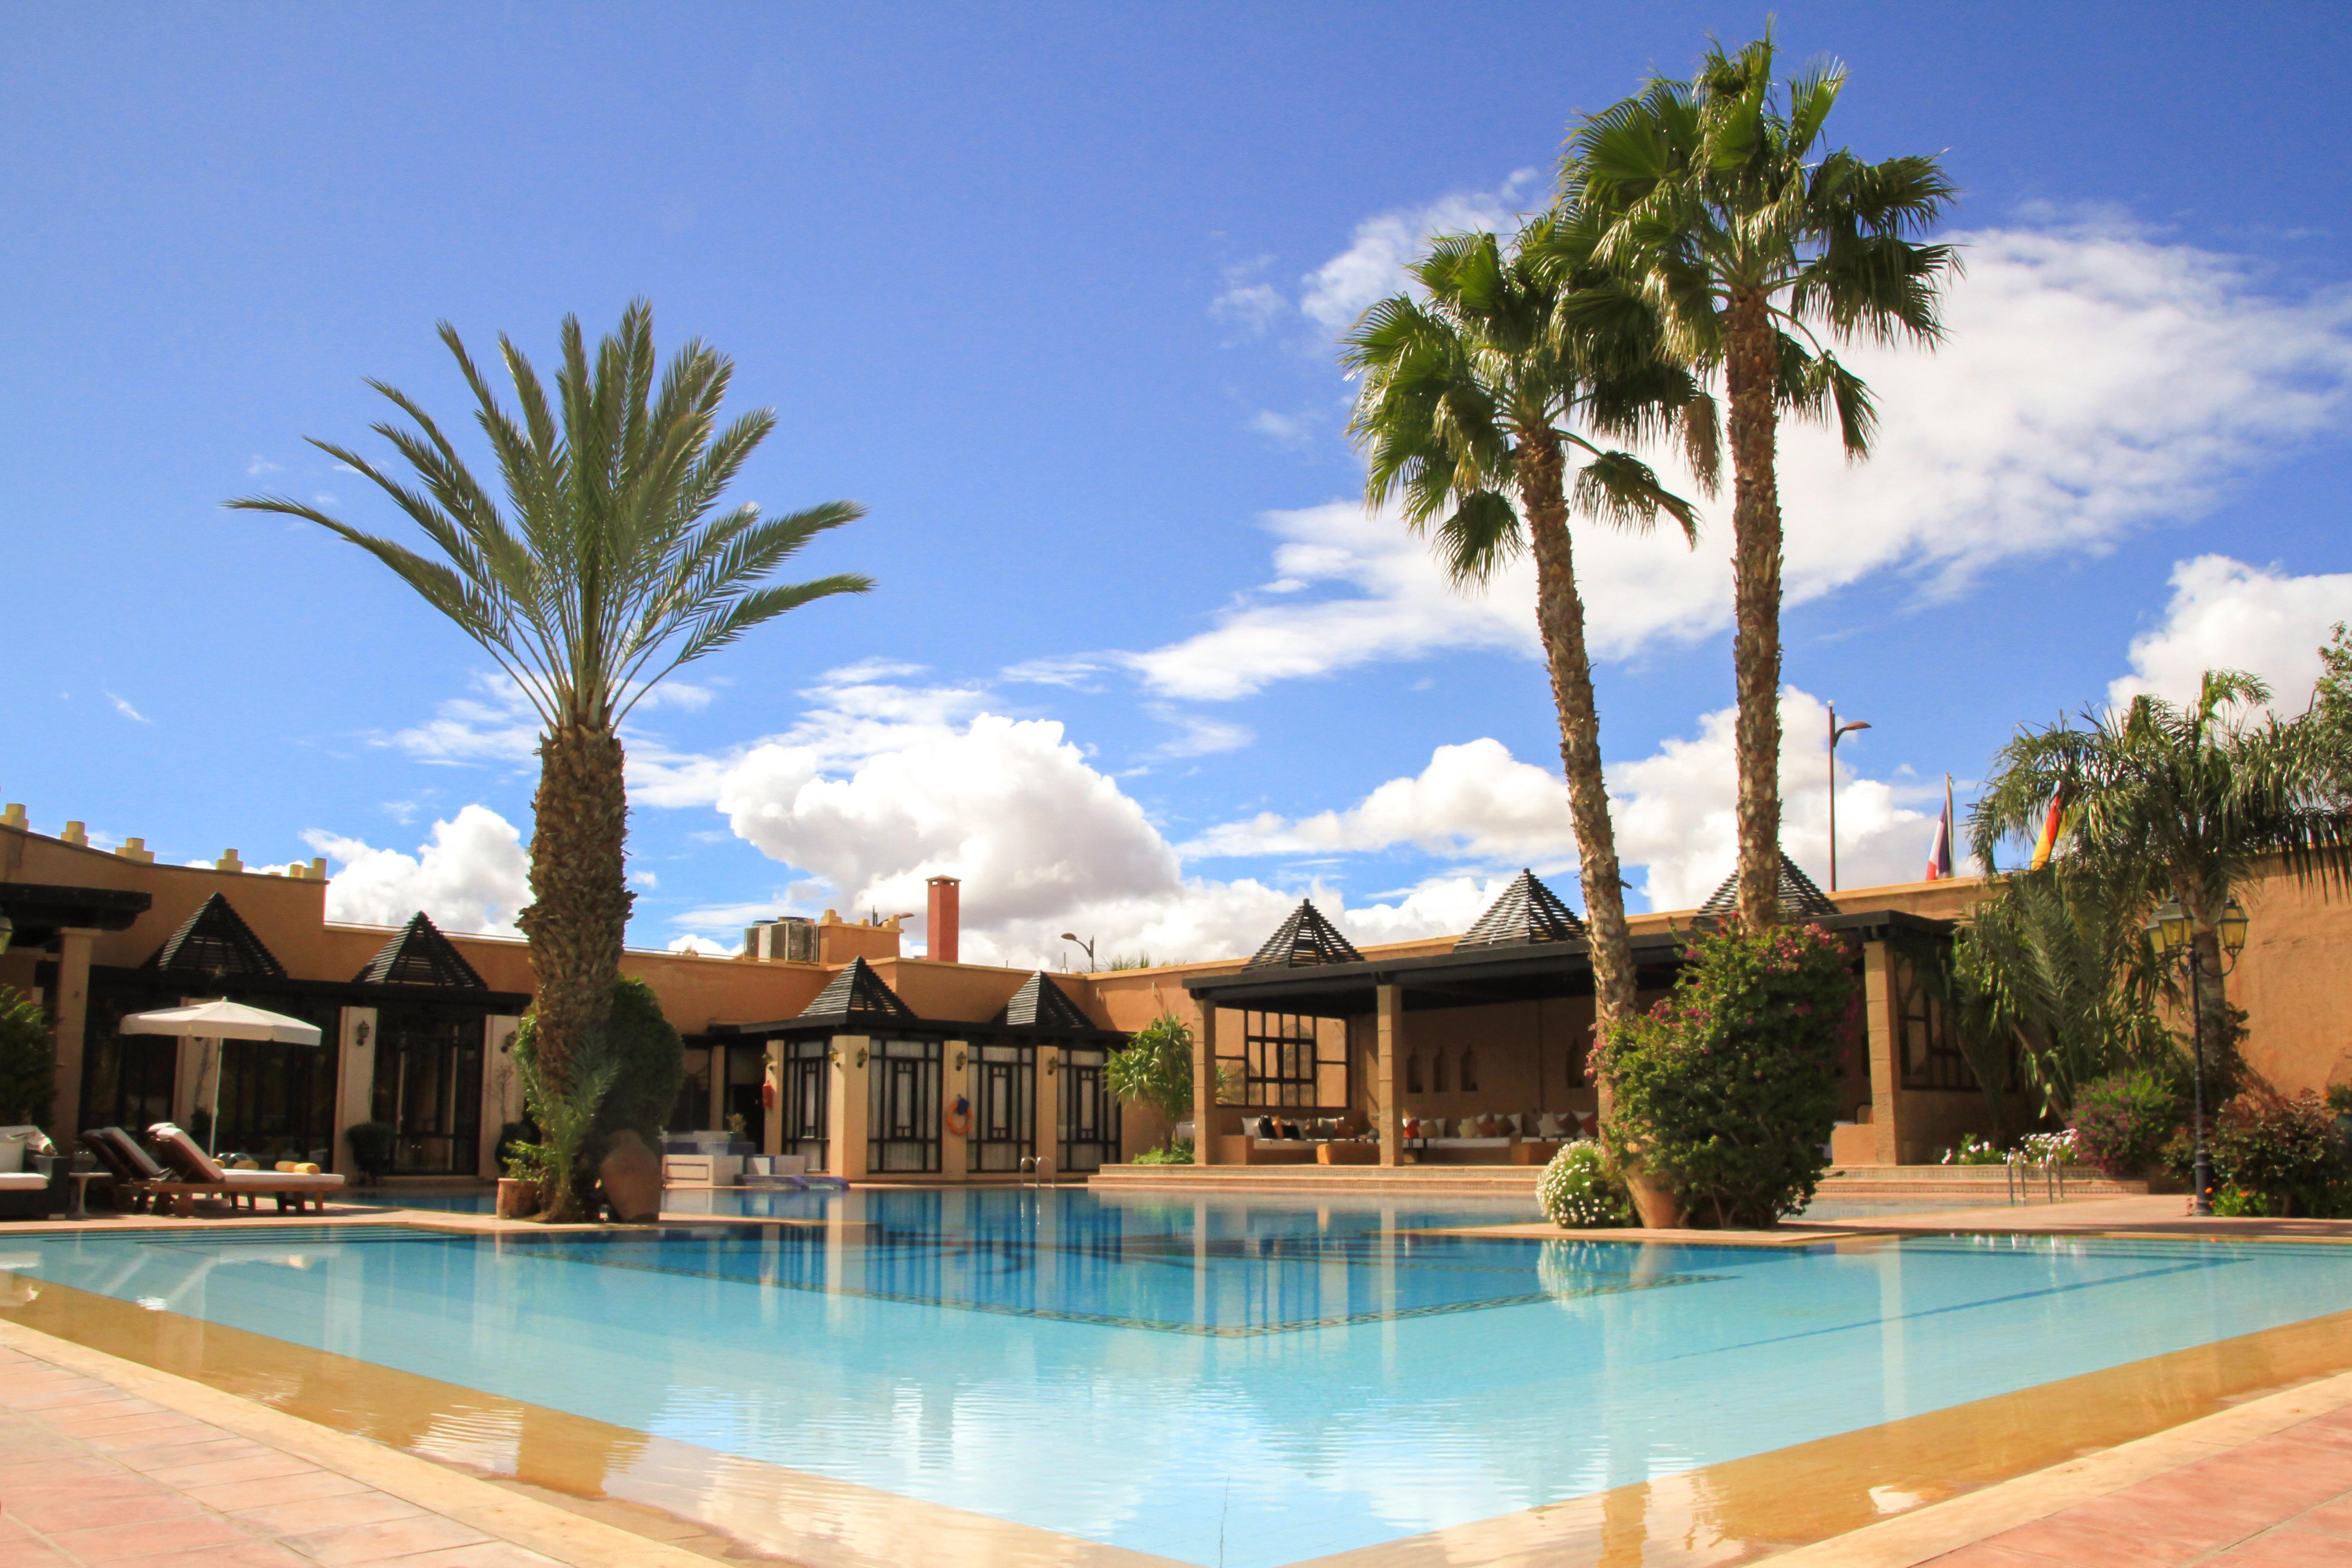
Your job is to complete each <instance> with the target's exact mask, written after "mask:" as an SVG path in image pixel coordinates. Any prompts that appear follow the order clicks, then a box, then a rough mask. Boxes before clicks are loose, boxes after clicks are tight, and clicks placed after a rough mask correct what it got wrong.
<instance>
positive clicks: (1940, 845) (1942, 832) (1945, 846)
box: [1927, 773, 1952, 882]
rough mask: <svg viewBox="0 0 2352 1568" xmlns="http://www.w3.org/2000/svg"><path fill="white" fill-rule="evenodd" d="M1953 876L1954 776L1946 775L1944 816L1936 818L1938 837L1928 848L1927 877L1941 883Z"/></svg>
mask: <svg viewBox="0 0 2352 1568" xmlns="http://www.w3.org/2000/svg"><path fill="white" fill-rule="evenodd" d="M1951 874H1952V775H1951V774H1949V773H1946V774H1945V775H1944V815H1943V816H1939V817H1937V818H1936V837H1935V839H1934V841H1933V842H1931V843H1930V844H1929V845H1928V846H1927V880H1928V881H1930V882H1940V881H1942V880H1944V879H1946V878H1948V877H1949V876H1950V875H1951Z"/></svg>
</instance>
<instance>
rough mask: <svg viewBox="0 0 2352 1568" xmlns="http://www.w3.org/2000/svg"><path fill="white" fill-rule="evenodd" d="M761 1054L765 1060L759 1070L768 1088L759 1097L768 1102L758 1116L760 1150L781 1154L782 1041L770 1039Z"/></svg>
mask: <svg viewBox="0 0 2352 1568" xmlns="http://www.w3.org/2000/svg"><path fill="white" fill-rule="evenodd" d="M761 1056H762V1057H763V1058H765V1061H766V1065H765V1066H764V1067H762V1068H761V1072H762V1073H764V1074H765V1075H766V1083H767V1088H768V1092H767V1093H766V1094H764V1095H762V1096H761V1099H762V1100H766V1101H767V1102H768V1104H767V1110H766V1111H765V1112H764V1113H763V1114H762V1115H761V1118H760V1152H761V1153H762V1154H781V1153H782V1152H784V1042H783V1041H782V1040H770V1041H769V1042H768V1043H767V1045H766V1046H764V1047H761Z"/></svg>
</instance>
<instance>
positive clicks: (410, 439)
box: [228, 300, 873, 1218]
mask: <svg viewBox="0 0 2352 1568" xmlns="http://www.w3.org/2000/svg"><path fill="white" fill-rule="evenodd" d="M440 333H441V341H442V342H443V343H445V344H446V346H447V348H448V350H449V353H451V355H452V356H454V357H455V359H456V360H457V368H458V370H459V372H460V373H461V374H463V375H464V377H465V380H466V384H467V388H468V389H469V390H470V391H471V392H472V394H473V396H474V403H475V410H474V419H475V423H476V424H477V425H478V426H479V428H480V430H481V433H482V435H483V436H484V437H486V438H487V439H488V443H489V446H490V448H491V450H492V452H493V453H494V454H495V456H496V458H497V460H498V466H499V476H498V477H499V481H500V482H499V487H498V488H499V490H502V491H503V493H504V496H505V500H506V505H505V506H504V507H501V505H500V504H499V499H498V497H497V496H496V495H495V494H494V493H493V490H492V489H491V488H490V487H488V486H487V485H485V484H484V483H483V482H482V481H481V480H480V479H477V478H476V477H475V475H474V473H473V471H472V470H471V469H470V468H467V464H466V461H465V459H464V458H462V457H460V456H459V455H458V452H457V447H456V446H455V445H454V444H453V443H452V442H451V441H450V439H449V437H447V436H446V434H444V433H443V431H442V429H441V427H440V426H439V425H438V424H436V422H435V421H434V419H433V417H432V416H430V415H428V414H427V413H425V410H424V408H423V407H422V406H421V405H418V404H417V403H416V402H415V400H414V399H412V398H410V397H409V396H408V395H406V394H404V393H403V392H401V391H399V390H398V389H396V388H394V387H391V386H387V385H385V384H383V383H382V382H371V383H370V385H371V386H373V387H374V388H375V390H376V391H378V392H380V393H382V394H383V396H384V397H385V398H386V399H387V400H389V401H390V402H391V404H392V405H393V406H394V408H395V409H397V410H398V411H399V412H400V414H401V415H403V416H405V418H406V419H407V421H408V424H407V425H405V426H403V425H397V424H394V423H392V422H390V421H387V422H385V423H383V424H379V425H377V426H375V427H374V428H375V431H376V433H377V434H378V435H380V436H382V437H383V438H384V439H385V440H386V441H388V442H390V443H391V444H392V447H393V450H394V452H395V453H396V454H397V455H398V456H399V458H400V459H401V461H402V462H403V463H404V464H405V465H406V467H407V469H408V470H409V471H408V474H407V476H406V477H405V478H403V477H400V476H397V475H395V474H394V473H391V472H387V471H386V470H385V469H384V468H379V467H378V466H377V465H376V464H375V463H373V462H372V461H371V460H370V459H368V458H364V457H362V456H361V455H360V454H359V453H358V452H357V451H355V450H353V449H352V448H350V447H344V446H341V445H338V444H336V443H333V442H330V441H320V440H315V439H314V440H312V442H311V445H313V446H315V447H318V448H319V449H320V451H322V452H325V453H326V454H327V455H328V456H329V457H331V458H334V459H335V460H336V461H337V462H339V463H341V464H343V465H345V466H346V467H348V468H352V470H353V471H355V472H357V473H358V474H360V475H361V476H362V477H363V478H365V479H368V480H369V481H370V482H372V483H373V484H374V485H375V486H376V487H377V488H378V489H381V490H382V491H383V493H384V495H385V496H386V497H388V498H389V499H390V500H392V502H393V504H394V506H396V507H398V508H399V509H400V510H401V511H403V512H404V513H405V514H406V515H407V516H408V517H409V518H410V519H411V520H412V521H414V522H415V524H416V525H417V527H418V528H420V529H422V530H423V531H424V532H425V537H426V539H428V540H429V541H430V542H432V544H433V546H434V548H435V549H436V551H438V552H439V554H440V556H441V557H442V559H438V560H436V559H431V558H428V557H426V556H425V555H421V554H419V553H417V552H415V551H413V550H411V549H409V548H408V547H407V546H405V545H404V544H401V543H398V542H394V541H393V540H390V539H384V538H380V537H378V536H376V535H374V534H371V533H367V532H363V531H361V530H359V529H357V528H354V527H352V526H351V525H350V524H348V523H345V522H342V521H339V520H337V519H335V518H333V517H331V516H329V515H328V514H327V513H325V512H323V511H321V510H319V509H318V508H317V507H315V506H312V505H310V503H309V502H306V501H301V500H295V499H294V498H292V497H290V496H282V495H262V496H247V497H244V498H242V499H239V500H232V501H230V502H229V503H228V504H229V505H230V506H232V507H238V508H244V509H247V510H257V511H272V512H282V513H285V514H287V515H289V516H291V517H299V518H303V519H307V520H308V521H311V522H315V523H318V524H319V525H320V526H321V527H323V528H326V529H329V530H331V531H333V532H334V533H335V534H336V535H337V536H338V537H340V538H342V539H345V540H348V541H349V542H352V543H353V544H356V545H358V546H359V547H360V548H361V549H362V550H365V551H366V552H369V553H370V554H372V555H373V556H374V557H375V558H376V559H377V560H379V561H381V562H383V563H384V565H385V566H387V567H389V568H390V569H391V570H392V572H393V573H394V575H396V576H398V577H399V578H400V579H401V580H402V581H403V582H404V583H406V584H408V585H409V586H410V587H411V588H413V589H415V591H416V592H417V593H418V594H419V595H422V596H423V597H424V599H425V602H426V603H427V604H429V605H432V606H433V607H434V608H435V609H436V610H438V611H440V612H441V613H442V614H443V615H445V616H447V617H448V618H449V619H450V620H452V621H454V622H456V623H457V628H458V629H459V630H460V631H462V632H464V633H465V634H466V635H467V637H471V638H473V639H474V641H475V642H477V643H478V644H479V645H481V647H482V648H483V649H484V650H485V651H486V652H488V655H489V656H490V658H492V659H493V660H494V661H495V662H496V663H497V664H498V666H499V668H500V669H501V670H503V671H504V672H505V673H506V674H507V676H508V677H509V679H511V680H512V681H513V682H514V684H515V688H516V689H517V690H518V691H519V692H520V693H521V695H522V697H523V698H524V700H527V701H529V702H530V705H531V707H532V709H533V710H535V711H536V712H537V714H538V716H539V719H540V722H541V734H540V742H539V757H540V777H539V791H538V793H537V795H535V796H533V798H532V801H531V838H530V890H531V902H530V907H529V908H527V909H525V910H523V911H522V912H521V914H520V916H518V917H517V921H516V923H517V924H519V925H520V926H521V927H522V930H523V934H524V935H525V936H526V937H527V938H529V939H530V965H531V972H532V973H533V974H534V975H535V976H537V980H538V987H539V994H538V1002H537V1007H538V1013H539V1035H540V1040H539V1050H540V1063H539V1066H540V1088H541V1094H542V1095H543V1096H544V1097H545V1099H546V1103H547V1104H548V1105H550V1106H551V1107H554V1106H562V1105H566V1104H568V1102H569V1101H571V1100H572V1099H573V1098H574V1097H575V1096H576V1095H578V1094H580V1093H583V1092H584V1089H585V1084H586V1081H587V1080H586V1077H585V1074H584V1071H583V1068H581V1067H580V1065H579V1064H580V1062H581V1061H582V1060H583V1059H584V1057H585V1056H586V1055H587V1054H591V1053H593V1052H595V1051H597V1050H599V1049H600V1048H601V1041H602V1039H603V1036H604V1028H605V1025H606V1023H607V1021H608V1020H609V1018H610V1016H611V1010H612V1005H613V981H614V977H615V976H617V975H618V974H619V973H620V965H621V942H622V938H623V935H624V932H625V929H626V927H627V924H628V919H629V909H630V905H631V902H632V895H631V894H630V892H629V889H628V885H627V883H626V881H625V879H624V861H625V840H626V836H627V817H628V804H627V800H626V797H625V794H624V790H623V778H622V760H623V756H622V744H621V733H620V726H621V723H622V721H623V720H625V718H626V717H627V716H628V714H629V711H630V710H631V709H632V708H633V707H634V706H635V704H636V703H638V702H639V701H641V700H644V698H645V696H646V693H647V692H648V691H650V690H651V689H653V688H654V687H655V686H656V684H657V683H659V682H660V681H661V680H662V679H663V678H664V677H666V676H667V675H668V674H669V673H670V672H671V671H673V670H675V669H677V668H678V667H679V666H680V665H683V664H686V663H688V662H690V661H691V660H694V659H698V658H702V657H703V656H704V655H705V654H709V653H712V652H715V651H716V650H718V649H719V648H722V647H726V646H727V645H729V644H730V643H732V642H734V641H735V640H736V639H738V638H739V637H742V636H743V634H744V633H746V632H748V631H750V630H751V628H753V627H754V626H759V625H761V623H763V622H766V621H769V620H772V619H774V618H775V617H776V616H781V615H782V614H783V613H785V612H786V611H788V610H792V609H794V608H796V607H798V606H800V605H805V604H808V603H810V602H811V601H812V600H815V599H821V598H824V597H826V596H828V595H835V594H856V593H864V592H865V591H866V590H867V589H868V588H870V587H871V586H873V584H872V582H871V580H870V579H867V578H866V577H862V576H856V575H835V576H830V577H820V578H817V579H815V580H814V581H811V582H805V583H785V584H772V583H769V582H768V581H767V579H768V578H769V577H770V576H772V574H774V573H775V572H776V571H777V570H778V569H780V568H781V567H782V565H783V564H784V563H786V562H787V561H789V560H790V559H791V558H792V557H793V555H794V554H795V553H797V552H799V551H800V550H801V549H802V547H803V546H804V545H806V544H807V543H808V542H809V541H810V540H812V539H814V538H815V537H816V536H817V535H818V534H820V533H822V532H824V531H826V530H828V529H833V528H838V527H840V526H841V525H842V524H844V523H845V522H848V521H852V520H853V519H855V518H856V517H858V516H859V515H861V512H860V509H859V508H858V507H856V505H854V504H852V503H851V502H848V501H829V502H826V503H825V504H824V505H822V506H817V507H813V508H810V509H809V510H805V511H797V512H793V513H790V514H787V515H784V516H780V517H763V516H762V515H761V512H760V509H759V508H758V507H756V506H751V505H748V504H746V505H739V506H735V507H732V508H730V509H727V510H720V506H721V497H722V496H723V495H724V494H725V492H726V490H727V489H728V487H729V486H730V485H731V484H732V483H733V482H734V480H735V479H736V477H737V475H738V474H739V473H740V471H741V469H742V467H743V464H744V463H745V462H746V461H747V460H748V459H749V458H751V454H752V452H753V451H754V450H755V449H756V448H757V447H759V445H760V443H761V441H762V440H764V439H766V437H767V436H768V434H769V433H770V432H771V431H772V430H773V429H774V428H775V425H776V416H775V415H774V413H773V412H772V411H771V410H768V409H758V410H754V411H753V412H751V413H750V414H747V415H744V416H741V417H740V418H738V419H736V420H734V421H733V422H732V423H730V424H728V425H727V426H724V427H721V426H720V425H719V405H721V404H722V403H723V402H724V401H725V400H726V395H727V389H728V386H729V384H730V381H731V380H732V378H733V375H734V364H733V362H731V361H730V360H729V359H728V358H727V357H726V356H725V355H723V354H721V353H718V352H717V351H716V350H714V349H712V348H710V347H709V345H708V344H706V343H703V342H700V341H694V342H688V343H687V344H686V345H685V346H684V347H683V348H681V349H679V350H678V351H677V353H676V354H675V355H673V356H672V358H671V359H670V362H669V364H668V366H667V368H666V369H665V368H663V367H661V366H660V365H658V364H657V363H656V355H655V353H654V329H653V308H652V307H651V306H650V305H648V304H646V302H645V301H644V300H637V301H635V302H634V303H632V304H631V305H630V306H629V308H628V309H627V310H625V312H623V314H622V317H621V322H620V327H619V329H618V331H615V332H614V334H613V335H611V336H610V337H607V338H605V339H604V341H603V342H600V343H599V344H597V346H596V349H595V352H594V353H593V356H592V355H591V353H590V352H589V350H588V347H587V343H586V340H585V339H584V338H583V335H582V333H581V331H580V322H579V321H578V319H577V318H575V317H566V318H565V319H564V321H563V325H562V333H561V337H562V367H561V368H560V369H559V370H558V372H557V373H556V376H555V384H554V386H553V388H552V395H551V390H550V388H549V387H547V386H546V385H545V384H543V383H541V380H540V377H539V373H538V372H537V371H536V370H535V369H533V368H532V366H531V363H530V360H528V359H527V358H525V357H524V355H523V353H522V352H521V351H520V349H518V348H516V347H515V345H514V344H513V343H512V342H509V340H508V339H507V338H506V337H505V336H504V335H501V336H500V337H499V351H500V353H501V356H502V358H503V360H504V362H505V369H506V373H507V377H508V379H509V381H510V382H511V383H512V384H513V389H514V396H515V403H516V409H517V411H516V412H509V410H508V408H507V407H506V406H505V405H502V404H501V403H500V402H499V397H498V394H497V392H496V391H495V390H494V389H493V387H492V386H491V384H490V382H489V380H488V378H487V377H486V376H485V375H484V374H482V372H481V370H480V369H479V368H478V366H477V365H476V364H475V363H474V361H473V358H472V356H471V355H469V354H468V353H467V351H466V345H465V344H464V342H462V341H461V340H460V339H459V338H458V336H457V329H456V328H454V327H452V326H450V325H449V324H448V323H447V322H446V321H444V322H443V323H441V327H440ZM588 1114H593V1108H592V1109H591V1111H590V1112H589V1113H588ZM556 1202H557V1205H558V1212H559V1215H560V1217H563V1218H572V1217H575V1215H574V1212H573V1209H572V1203H573V1198H572V1194H570V1193H569V1192H568V1191H566V1192H561V1193H559V1194H557V1198H556Z"/></svg>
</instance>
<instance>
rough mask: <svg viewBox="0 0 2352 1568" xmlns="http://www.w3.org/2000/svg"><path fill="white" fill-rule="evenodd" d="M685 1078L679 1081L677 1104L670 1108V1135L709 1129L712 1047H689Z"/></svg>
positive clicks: (687, 1048) (686, 1054) (686, 1053)
mask: <svg viewBox="0 0 2352 1568" xmlns="http://www.w3.org/2000/svg"><path fill="white" fill-rule="evenodd" d="M685 1056H686V1077H685V1078H683V1079H680V1080H679V1081H678V1086H677V1104H676V1105H674V1106H672V1107H670V1112H669V1125H668V1127H667V1129H666V1131H671V1132H708V1131H712V1129H711V1126H710V1057H711V1047H709V1046H688V1047H686V1051H685Z"/></svg>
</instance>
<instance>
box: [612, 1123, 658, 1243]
mask: <svg viewBox="0 0 2352 1568" xmlns="http://www.w3.org/2000/svg"><path fill="white" fill-rule="evenodd" d="M596 1180H597V1183H598V1184H600V1185H602V1186H603V1187H604V1201H605V1202H606V1203H608V1204H611V1205H613V1217H614V1218H615V1219H617V1220H619V1221H620V1222H621V1223H622V1224H624V1225H649V1224H651V1223H652V1222H653V1221H655V1220H656V1219H658V1218H660V1217H661V1195H662V1163H661V1156H660V1155H658V1154H656V1153H655V1152H653V1151H652V1150H650V1149H648V1148H646V1145H645V1141H644V1140H643V1139H641V1138H639V1137H638V1136H637V1135H636V1134H635V1132H633V1131H630V1130H629V1129H628V1128H625V1127H623V1128H620V1129H617V1130H616V1131H614V1133H613V1134H612V1136H611V1138H610V1140H609V1147H608V1151H607V1152H606V1153H605V1155H604V1162H603V1163H601V1164H599V1165H598V1166H597V1167H596Z"/></svg>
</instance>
